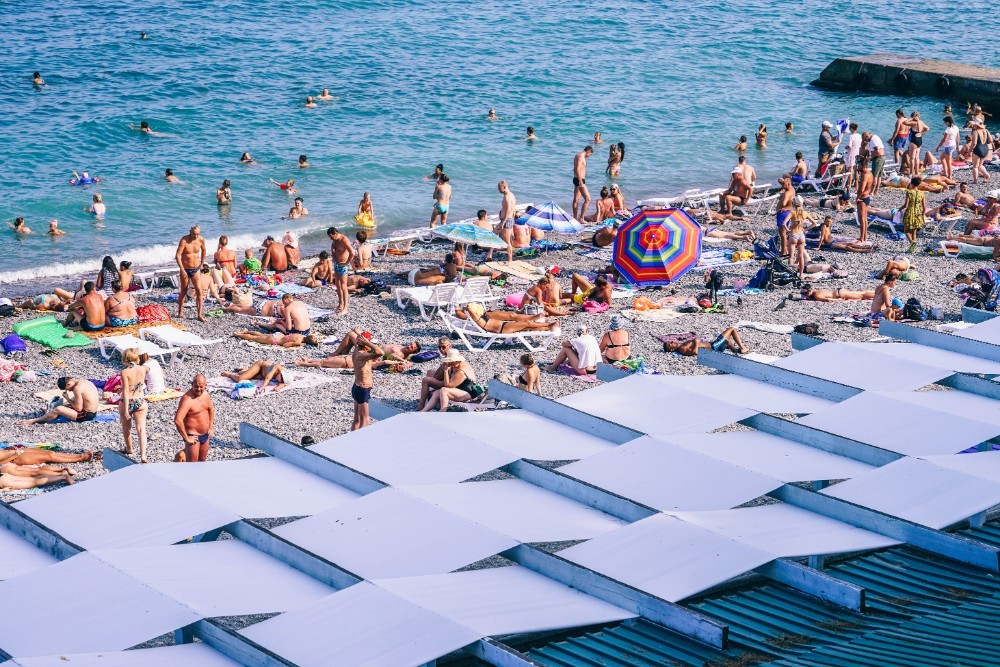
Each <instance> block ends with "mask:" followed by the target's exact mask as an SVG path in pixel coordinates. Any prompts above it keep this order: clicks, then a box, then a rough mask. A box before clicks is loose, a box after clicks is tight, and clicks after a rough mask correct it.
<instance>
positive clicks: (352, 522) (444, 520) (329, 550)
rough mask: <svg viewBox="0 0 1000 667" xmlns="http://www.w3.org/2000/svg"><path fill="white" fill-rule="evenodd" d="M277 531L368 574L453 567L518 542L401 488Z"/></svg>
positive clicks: (401, 573) (396, 574)
mask: <svg viewBox="0 0 1000 667" xmlns="http://www.w3.org/2000/svg"><path fill="white" fill-rule="evenodd" d="M274 532H275V533H276V534H278V535H280V536H281V537H283V538H285V539H286V540H289V541H290V542H293V543H295V544H297V545H299V546H301V547H303V548H304V549H306V550H308V551H311V552H313V553H314V554H317V555H319V556H322V557H323V558H326V559H327V560H329V561H331V562H333V563H336V564H337V565H339V566H341V567H343V568H345V569H347V570H349V571H351V572H353V573H355V574H357V575H359V576H361V577H364V578H366V579H375V578H386V577H409V576H415V575H422V574H441V573H445V572H451V571H452V570H456V569H458V568H460V567H465V566H466V565H469V564H470V563H474V562H476V561H477V560H481V559H483V558H487V557H489V556H493V555H494V554H497V553H499V552H501V551H504V550H505V549H509V548H510V547H513V546H516V545H517V540H514V539H513V538H510V537H507V536H506V535H501V534H500V533H497V532H495V531H493V530H490V529H488V528H485V527H483V526H480V525H478V524H476V523H473V522H472V521H469V520H467V519H464V518H462V517H460V516H457V515H455V514H452V513H451V512H446V511H445V510H443V509H439V508H437V507H434V506H433V505H430V504H429V503H426V502H424V501H423V500H420V499H419V498H415V497H414V496H412V495H409V494H407V493H403V492H402V491H399V490H397V489H382V490H381V491H376V492H375V493H371V494H369V495H367V496H363V497H361V498H358V499H357V500H355V501H354V502H351V503H348V504H346V505H341V506H340V507H337V508H336V509H332V510H330V511H329V512H324V513H323V514H317V515H316V516H312V517H308V518H305V519H300V520H299V521H293V522H292V523H287V524H285V525H283V526H280V527H278V528H275V529H274Z"/></svg>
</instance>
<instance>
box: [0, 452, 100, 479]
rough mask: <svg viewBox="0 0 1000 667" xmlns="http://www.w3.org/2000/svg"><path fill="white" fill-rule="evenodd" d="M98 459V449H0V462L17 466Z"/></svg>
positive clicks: (86, 461) (88, 461)
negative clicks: (81, 452)
mask: <svg viewBox="0 0 1000 667" xmlns="http://www.w3.org/2000/svg"><path fill="white" fill-rule="evenodd" d="M100 460H101V452H100V451H98V450H91V451H89V452H86V453H84V454H70V453H68V452H53V451H51V450H48V449H41V448H38V447H22V446H13V447H9V448H8V449H0V464H7V463H14V464H17V465H19V466H37V465H44V464H50V463H90V462H91V461H100ZM73 474H76V473H73Z"/></svg>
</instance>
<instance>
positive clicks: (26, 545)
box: [0, 528, 59, 580]
mask: <svg viewBox="0 0 1000 667" xmlns="http://www.w3.org/2000/svg"><path fill="white" fill-rule="evenodd" d="M58 562H59V561H58V560H57V559H56V558H55V557H53V556H50V555H49V554H47V553H45V552H44V551H42V550H41V549H39V548H38V547H36V546H35V545H33V544H31V543H30V542H28V541H26V540H24V539H22V538H20V537H18V536H17V535H15V534H14V533H12V532H10V531H9V530H4V529H2V528H0V580H3V579H12V578H14V577H19V576H21V575H22V574H26V573H28V572H33V571H34V570H37V569H39V568H43V567H46V566H49V565H52V564H53V563H58Z"/></svg>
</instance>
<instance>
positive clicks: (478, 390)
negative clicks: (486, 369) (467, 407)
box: [469, 383, 486, 401]
mask: <svg viewBox="0 0 1000 667" xmlns="http://www.w3.org/2000/svg"><path fill="white" fill-rule="evenodd" d="M485 394H486V387H484V386H482V385H481V384H475V383H473V385H472V386H471V387H469V396H471V397H472V400H473V401H477V400H479V399H480V398H481V397H483V396H484V395H485Z"/></svg>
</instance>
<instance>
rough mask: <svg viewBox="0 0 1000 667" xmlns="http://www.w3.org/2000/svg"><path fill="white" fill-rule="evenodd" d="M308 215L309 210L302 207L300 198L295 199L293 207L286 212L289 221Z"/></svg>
mask: <svg viewBox="0 0 1000 667" xmlns="http://www.w3.org/2000/svg"><path fill="white" fill-rule="evenodd" d="M307 215H309V209H307V208H306V207H305V206H303V205H302V197H296V198H295V205H294V206H292V208H291V209H290V210H289V211H288V219H289V220H297V219H298V218H304V217H305V216H307Z"/></svg>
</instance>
